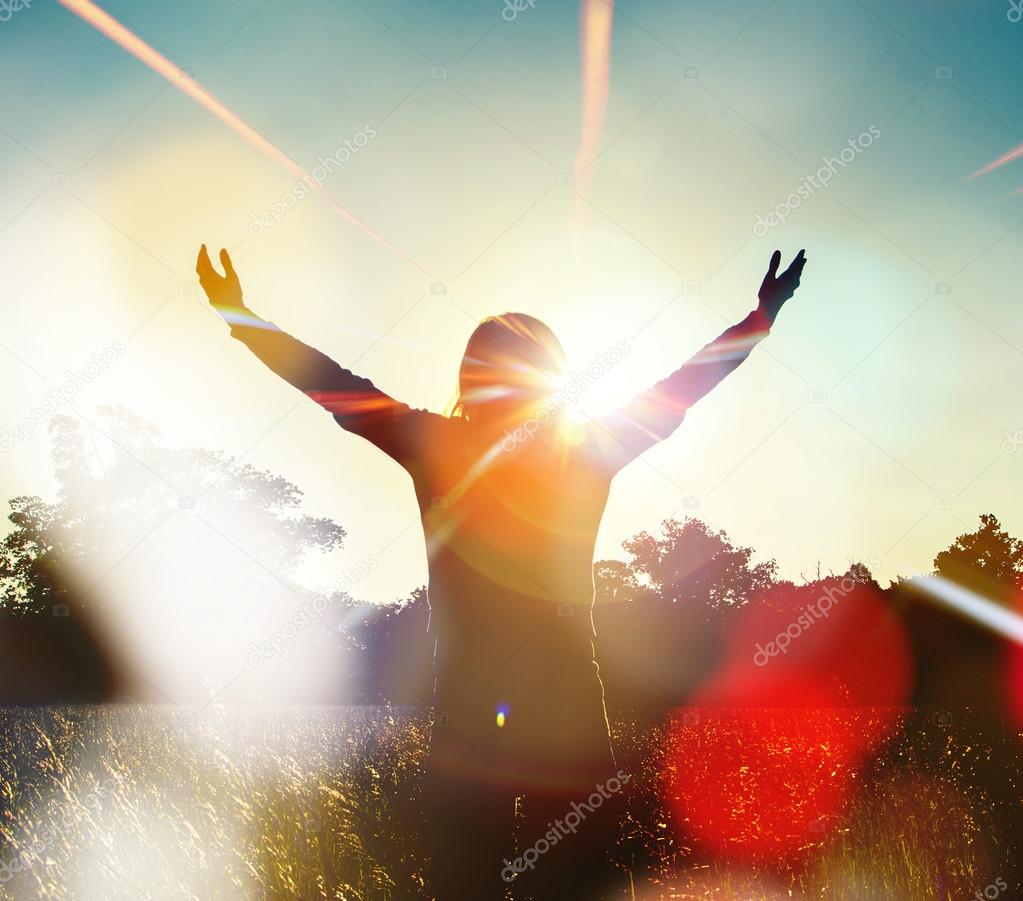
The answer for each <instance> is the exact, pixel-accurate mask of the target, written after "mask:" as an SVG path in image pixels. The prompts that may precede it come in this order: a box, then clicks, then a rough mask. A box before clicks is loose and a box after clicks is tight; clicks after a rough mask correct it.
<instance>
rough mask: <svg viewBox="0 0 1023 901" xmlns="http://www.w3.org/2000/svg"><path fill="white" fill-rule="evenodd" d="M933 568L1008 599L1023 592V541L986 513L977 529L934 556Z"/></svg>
mask: <svg viewBox="0 0 1023 901" xmlns="http://www.w3.org/2000/svg"><path fill="white" fill-rule="evenodd" d="M934 571H935V574H936V575H939V576H942V577H944V578H946V579H951V580H952V581H953V582H957V583H959V584H960V585H964V586H965V587H967V588H972V589H973V590H974V591H977V592H979V593H980V594H983V595H985V596H986V597H990V598H991V599H992V600H1001V601H1003V602H1004V601H1009V600H1011V598H1012V596H1013V594H1015V593H1017V592H1020V591H1023V540H1020V539H1019V538H1013V537H1012V536H1011V535H1009V533H1008V532H1006V531H1005V530H1004V529H1003V528H1002V526H1001V523H1000V522H999V521H998V517H996V516H995V515H994V514H992V513H985V514H983V515H982V516H981V517H980V526H979V527H978V528H977V529H976V531H973V532H969V533H967V534H965V535H960V536H959V537H958V538H956V540H955V541H953V542H952V544H951V546H949V547H948V548H946V549H945V550H943V551H941V553H939V554H938V555H937V556H936V557H935V558H934Z"/></svg>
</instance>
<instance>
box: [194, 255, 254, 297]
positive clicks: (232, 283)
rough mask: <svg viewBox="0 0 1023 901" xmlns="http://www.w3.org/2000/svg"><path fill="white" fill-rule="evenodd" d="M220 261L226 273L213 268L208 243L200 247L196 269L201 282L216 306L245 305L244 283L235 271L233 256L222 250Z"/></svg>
mask: <svg viewBox="0 0 1023 901" xmlns="http://www.w3.org/2000/svg"><path fill="white" fill-rule="evenodd" d="M220 263H221V265H222V266H223V267H224V273H225V274H224V275H221V274H220V273H219V272H217V270H216V269H214V268H213V263H212V262H211V261H210V255H209V252H208V251H207V250H206V245H205V244H203V246H202V247H201V248H199V259H198V260H196V264H195V271H196V272H197V273H198V275H199V284H200V285H202V289H203V291H205V292H206V296H207V297H208V298H209V299H210V303H211V304H213V306H215V307H240V308H243V309H244V307H245V304H244V303H243V302H242V285H241V282H240V281H239V280H238V273H237V272H235V271H234V266H233V265H232V264H231V257H230V255H229V254H228V252H227V251H226V250H221V251H220Z"/></svg>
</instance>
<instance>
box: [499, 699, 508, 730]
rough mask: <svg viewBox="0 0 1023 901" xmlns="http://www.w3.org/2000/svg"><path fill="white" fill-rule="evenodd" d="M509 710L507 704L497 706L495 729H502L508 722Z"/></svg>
mask: <svg viewBox="0 0 1023 901" xmlns="http://www.w3.org/2000/svg"><path fill="white" fill-rule="evenodd" d="M508 713H509V708H508V705H507V704H498V705H497V728H498V729H503V728H504V724H505V723H506V722H508Z"/></svg>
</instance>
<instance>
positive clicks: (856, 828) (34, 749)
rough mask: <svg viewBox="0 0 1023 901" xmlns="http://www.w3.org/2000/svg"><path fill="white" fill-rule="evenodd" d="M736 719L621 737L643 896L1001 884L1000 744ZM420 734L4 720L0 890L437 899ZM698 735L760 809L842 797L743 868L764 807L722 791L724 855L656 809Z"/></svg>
mask: <svg viewBox="0 0 1023 901" xmlns="http://www.w3.org/2000/svg"><path fill="white" fill-rule="evenodd" d="M828 715H829V716H832V717H833V714H828ZM803 721H804V723H805V722H806V720H805V716H804V717H803ZM737 722H739V720H737V719H736V718H734V717H733V718H723V717H716V716H702V717H701V716H694V717H692V721H691V723H690V725H688V726H687V727H686V728H687V729H689V730H691V732H690V735H689V736H688V738H686V736H682V738H681V739H680V738H679V737H678V736H676V737H675V738H674V739H671V740H669V739H666V737H665V732H664V731H663V729H660V728H656V729H646V730H640V729H638V728H636V727H635V726H633V725H630V724H625V723H619V724H617V725H616V726H615V733H616V741H617V746H618V747H619V749H620V757H621V759H622V760H623V761H625V762H626V766H627V767H629V768H631V771H632V772H633V773H634V774H636V775H637V776H638V778H636V779H634V780H633V781H632V782H631V783H630V786H629V788H628V792H629V795H628V799H627V800H628V809H629V815H628V817H627V818H626V821H625V822H624V823H623V825H622V836H621V840H620V843H619V845H618V847H616V848H614V849H612V854H613V856H614V857H615V859H616V860H617V861H618V862H619V864H620V865H621V866H622V867H623V868H624V869H627V870H628V871H629V873H630V875H631V877H632V883H633V889H632V892H631V894H632V896H633V897H635V898H639V899H654V898H737V899H739V898H741V899H770V898H849V899H871V898H899V899H934V898H938V899H960V898H963V899H965V898H971V897H973V896H974V892H975V891H977V890H981V891H983V889H984V888H985V887H986V886H988V885H991V884H994V883H995V881H996V879H1001V878H1006V879H1007V878H1009V875H1010V874H1009V873H1008V872H1007V871H1006V869H1005V867H1006V866H1007V864H1006V863H1005V862H1006V861H1011V860H1012V855H1013V853H1014V849H1012V848H1011V847H1008V846H1007V844H1006V842H1007V841H1008V838H1007V836H1006V835H1005V829H1004V827H1003V826H1002V825H1000V823H1001V822H1002V821H1001V820H1000V819H999V816H1000V810H1002V809H1003V808H1011V807H1013V806H1015V807H1018V806H1019V805H1020V795H1019V790H1018V788H1019V787H1018V784H1016V783H1015V781H1014V779H1013V777H1012V776H1011V774H1006V775H1005V778H1004V780H1003V783H1004V791H1003V793H1002V794H1001V795H1000V796H999V797H997V798H993V797H992V792H991V790H990V788H983V787H982V786H983V785H988V782H989V780H988V778H987V776H985V773H986V772H987V769H989V768H990V766H989V765H990V761H991V754H992V750H991V748H989V747H984V746H982V745H978V744H976V743H973V742H971V741H969V740H964V739H961V738H960V737H958V736H956V735H955V734H953V733H952V732H951V731H950V730H948V729H946V728H944V727H942V726H941V725H933V726H931V727H928V728H927V729H915V730H912V735H913V738H912V740H910V738H909V737H908V736H909V734H910V732H909V731H905V730H903V731H901V732H899V734H898V735H897V736H896V737H895V738H894V739H892V741H891V743H890V744H889V746H888V747H887V749H886V751H885V752H884V753H883V754H882V755H880V756H877V757H875V758H874V759H873V760H872V761H870V762H869V763H867V764H866V765H865V766H864V767H863V768H862V769H859V770H856V771H852V772H848V773H845V774H842V773H840V772H839V770H840V768H841V765H842V761H841V760H840V759H839V758H837V757H836V755H835V753H834V749H833V748H831V747H828V746H827V744H826V743H823V744H822V742H817V741H811V742H807V741H805V740H803V741H793V740H791V737H788V738H786V736H785V735H784V730H783V729H782V730H775V732H774V733H770V735H769V737H768V738H766V739H765V740H764V741H763V742H762V743H761V747H760V748H759V749H757V750H756V751H755V752H754V750H753V749H747V748H746V746H745V744H744V743H748V735H747V734H746V733H744V732H743V731H742V730H741V729H739V728H737V726H736V723H737ZM861 727H862V724H860V725H858V726H857V728H861ZM761 731H763V730H761ZM768 731H770V730H768ZM428 734H429V728H428V725H427V722H426V720H425V718H424V717H422V716H420V715H418V714H416V713H415V712H414V711H407V710H393V711H390V710H386V709H381V708H299V709H281V710H274V709H271V710H266V709H262V710H255V709H246V708H229V709H217V708H210V709H207V710H203V711H201V712H199V711H194V710H189V709H186V708H165V707H130V706H109V707H94V706H89V707H63V708H25V709H9V710H6V711H0V899H24V898H37V897H38V898H53V899H64V898H68V899H71V898H83V899H93V898H103V899H121V898H124V899H138V898H147V897H149V898H196V899H210V898H237V899H246V898H251V899H256V898H303V899H304V898H334V899H347V901H356V899H378V898H380V899H386V898H426V897H429V892H428V890H427V889H426V888H425V886H424V882H425V877H424V867H423V865H422V861H421V860H419V859H418V857H417V855H416V853H415V842H414V838H415V836H414V828H415V825H416V823H417V822H418V820H417V817H416V815H415V804H416V793H417V784H418V776H419V772H420V767H421V764H422V760H423V753H424V750H425V746H426V742H427V740H428ZM803 734H804V735H808V734H815V733H814V730H813V729H811V730H810V731H809V732H806V731H804V733H803ZM689 740H697V741H698V742H702V743H703V744H702V745H700V746H701V747H704V749H705V751H706V765H704V761H703V758H702V757H701V758H700V759H699V760H697V763H698V764H699V766H698V767H697V770H698V772H699V773H704V772H708V766H710V770H709V772H710V773H711V774H712V776H714V775H715V772H716V771H714V769H713V766H712V764H713V761H714V760H721V759H722V749H723V748H730V749H731V752H730V753H732V758H734V756H735V754H734V752H736V751H738V753H739V760H738V766H736V767H735V773H732V774H731V775H732V776H735V777H737V778H740V780H741V786H742V792H744V793H746V795H749V796H752V797H756V795H757V792H758V791H762V790H763V789H764V787H765V786H766V787H769V788H770V789H771V791H772V792H773V794H771V795H770V796H769V797H770V799H771V803H772V805H775V806H777V804H778V803H779V800H778V799H779V795H778V794H777V792H778V791H779V790H781V791H782V793H783V795H784V797H783V798H782V801H781V802H780V803H782V804H783V805H784V804H786V803H789V802H791V803H792V805H793V807H792V810H793V811H797V810H799V809H800V808H801V805H804V800H803V799H812V798H814V797H816V795H815V792H819V790H820V785H823V784H825V783H828V781H829V780H831V781H833V780H835V779H839V778H842V779H844V781H843V784H844V785H848V786H851V791H850V793H849V797H848V800H847V802H845V803H843V804H842V806H841V810H840V813H839V815H836V816H835V817H833V818H831V819H830V820H829V821H828V822H826V823H821V824H818V823H816V822H813V823H811V827H812V829H811V833H810V835H809V838H808V839H807V840H804V841H799V836H798V835H796V836H795V841H794V842H793V841H789V842H788V843H787V845H786V847H785V853H780V852H779V853H777V854H773V855H772V846H771V845H770V844H768V845H767V846H763V845H759V846H756V847H757V853H755V854H751V855H745V856H744V854H743V853H742V852H743V850H744V848H747V847H748V846H746V845H744V844H743V842H744V841H745V838H744V836H745V835H747V833H748V832H749V831H750V829H754V831H755V829H756V826H757V824H756V823H755V822H752V823H751V817H753V816H754V814H755V815H756V816H760V817H763V816H764V815H765V814H764V811H762V810H761V811H759V812H758V811H750V810H748V809H738V808H737V806H736V805H737V803H738V802H737V801H736V800H735V793H734V792H732V793H730V792H729V790H728V789H727V787H725V786H722V788H721V791H720V805H719V806H720V813H721V817H722V818H723V819H720V820H715V822H718V823H724V828H725V831H726V834H727V836H728V841H731V842H732V845H731V846H730V845H729V844H728V841H724V842H723V841H721V840H720V835H719V836H718V839H719V840H718V841H717V842H713V841H710V842H708V840H707V836H706V834H705V833H706V829H705V828H703V827H701V824H700V823H698V822H687V821H686V813H685V809H684V808H683V809H682V810H681V811H680V810H678V809H674V810H669V809H666V808H665V806H664V804H662V792H661V791H660V788H661V786H663V785H664V780H663V776H664V774H665V773H666V772H667V771H668V769H669V768H670V767H672V766H675V765H676V764H677V761H678V750H679V749H678V748H674V749H673V748H672V746H671V743H672V741H675V742H678V741H683V742H687V741H689ZM707 742H711V743H712V744H711V745H707ZM714 743H716V744H714ZM687 747H688V746H687ZM687 747H686V748H682V750H687ZM1013 750H1014V749H1013ZM743 754H748V758H749V760H748V762H745V761H744V758H743V757H742V755H743ZM673 761H674V762H673ZM808 764H810V766H809V767H808ZM786 773H788V774H790V775H791V778H785V777H784V775H782V776H779V775H778V774H786ZM699 778H703V777H699ZM715 778H719V779H721V778H723V777H722V776H721V775H720V772H717V775H716V776H715ZM758 780H759V781H758ZM789 783H791V784H789ZM786 785H788V787H785V786H786ZM701 786H702V789H701V790H702V791H703V792H704V794H706V792H707V790H708V787H707V782H706V780H705V779H704V781H703V782H702V783H701ZM779 786H781V788H780V789H779ZM713 789H714V786H713V785H711V790H713ZM785 793H788V794H787V795H786V794H785ZM786 799H787V800H786ZM694 803H695V802H694ZM785 816H786V818H788V819H793V820H794V819H796V818H798V814H797V813H791V814H790V813H788V812H786V814H785ZM703 826H704V827H705V826H706V823H704V824H703ZM771 828H776V827H771ZM1016 896H1017V895H1016V894H1015V893H1014V892H1012V891H1006V892H1005V893H1004V895H1003V897H1005V898H1010V897H1016ZM626 897H628V896H626Z"/></svg>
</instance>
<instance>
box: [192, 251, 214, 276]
mask: <svg viewBox="0 0 1023 901" xmlns="http://www.w3.org/2000/svg"><path fill="white" fill-rule="evenodd" d="M195 271H196V273H197V274H198V275H199V277H200V278H202V277H203V276H204V275H209V274H210V272H212V271H213V263H211V262H210V254H209V251H207V250H206V245H205V244H203V246H202V247H200V248H199V257H198V259H196V261H195Z"/></svg>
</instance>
